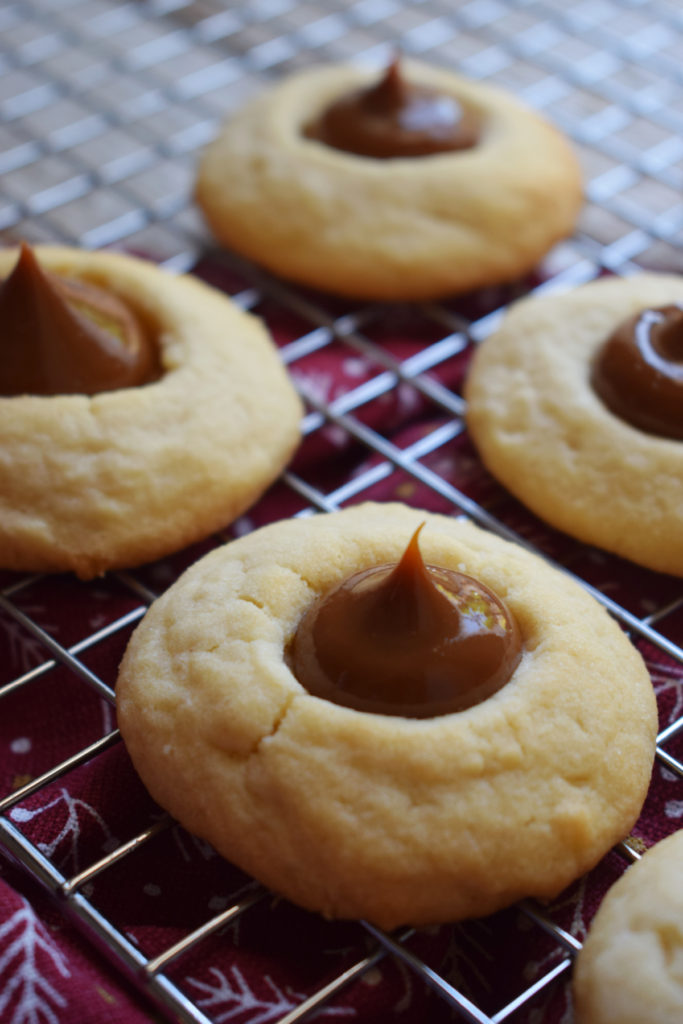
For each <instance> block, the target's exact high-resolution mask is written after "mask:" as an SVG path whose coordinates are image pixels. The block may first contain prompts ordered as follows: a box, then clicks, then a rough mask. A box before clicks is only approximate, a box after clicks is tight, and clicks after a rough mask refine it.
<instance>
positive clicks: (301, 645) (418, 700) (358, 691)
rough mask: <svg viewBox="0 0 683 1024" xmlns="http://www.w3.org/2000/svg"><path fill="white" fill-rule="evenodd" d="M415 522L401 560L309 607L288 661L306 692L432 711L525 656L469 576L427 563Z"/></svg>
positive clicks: (501, 677)
mask: <svg viewBox="0 0 683 1024" xmlns="http://www.w3.org/2000/svg"><path fill="white" fill-rule="evenodd" d="M421 528H422V527H419V528H418V530H416V531H415V533H414V535H413V537H412V539H411V540H410V543H409V544H408V546H407V548H406V550H405V552H404V554H403V556H402V558H401V560H400V561H399V562H398V563H396V564H389V565H380V566H374V567H372V568H369V569H362V570H360V571H359V572H357V573H354V574H353V575H352V576H350V577H348V579H346V580H344V581H343V582H342V583H340V584H339V585H338V586H336V587H334V588H333V589H332V590H330V591H329V592H328V593H326V594H323V595H322V596H321V597H320V598H319V599H318V600H317V601H315V602H314V603H313V604H312V605H311V607H310V608H309V609H308V611H307V612H306V614H305V615H304V617H303V619H302V621H301V623H300V624H299V627H298V629H297V632H296V634H295V636H294V639H293V641H292V644H291V647H290V650H289V652H288V660H289V663H290V665H291V667H292V670H293V672H294V674H295V675H296V677H297V679H298V680H299V682H300V683H301V684H302V686H304V687H305V688H306V689H307V690H308V691H309V692H310V693H312V694H315V695H316V696H318V697H323V698H325V699H327V700H330V701H333V702H334V703H337V704H342V705H345V706H347V707H351V708H355V709H357V710H360V711H372V712H376V713H379V714H386V715H402V716H407V717H412V718H432V717H435V716H437V715H443V714H448V713H450V712H453V711H462V710H464V709H465V708H468V707H471V706H472V705H474V704H478V703H480V702H481V701H483V700H485V699H486V698H487V697H490V696H492V694H494V693H495V692H496V691H497V690H499V689H501V687H503V686H504V685H505V683H507V682H508V680H509V679H510V677H511V675H512V673H513V672H514V670H515V668H516V667H517V665H518V663H519V661H520V658H521V653H522V643H521V637H520V633H519V628H518V626H517V623H516V622H515V620H514V618H513V616H512V614H511V612H510V611H509V609H508V608H507V607H506V605H505V604H504V602H503V601H502V600H501V599H500V598H499V597H497V595H496V594H494V593H493V591H491V590H490V589H489V588H488V587H486V586H485V585H484V584H483V583H481V582H479V581H478V580H476V579H474V578H473V577H471V576H466V575H464V574H462V573H458V572H454V571H452V570H450V569H444V568H440V567H438V566H434V565H425V563H424V561H423V559H422V555H421V553H420V548H419V543H418V537H419V533H420V529H421Z"/></svg>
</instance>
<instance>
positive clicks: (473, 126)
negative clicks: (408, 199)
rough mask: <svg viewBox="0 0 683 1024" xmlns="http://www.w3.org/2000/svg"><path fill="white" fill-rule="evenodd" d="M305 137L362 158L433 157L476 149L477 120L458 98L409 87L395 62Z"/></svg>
mask: <svg viewBox="0 0 683 1024" xmlns="http://www.w3.org/2000/svg"><path fill="white" fill-rule="evenodd" d="M304 135H306V137H307V138H311V139H317V140H318V141H319V142H323V143H325V145H327V146H331V147H332V148H333V149H340V150H344V151H345V152H347V153H355V154H356V155H358V156H369V157H374V158H376V159H390V158H392V157H414V156H429V155H431V154H434V153H447V152H452V151H454V150H459V149H469V148H470V147H472V146H474V145H476V143H477V141H478V138H479V119H478V117H477V115H476V114H475V113H474V112H473V111H472V110H469V109H467V108H465V107H463V106H461V104H460V103H458V101H457V100H456V99H455V97H453V96H448V95H445V94H441V93H437V92H434V91H433V90H432V89H426V88H424V87H422V86H418V85H413V84H411V83H410V82H408V81H407V80H406V79H405V78H404V76H403V74H402V72H401V69H400V65H399V60H398V58H397V59H396V60H394V61H393V62H392V63H391V64H390V65H389V67H388V68H387V70H386V72H385V74H384V76H383V78H381V79H380V81H379V82H377V83H376V84H375V85H372V86H370V87H369V88H367V89H360V90H357V91H355V92H352V93H351V94H350V95H348V96H342V97H341V99H339V100H337V101H336V102H335V103H333V104H332V105H331V106H329V107H328V108H327V109H326V110H324V111H323V112H322V114H321V115H320V116H319V117H318V118H316V119H315V120H314V121H312V122H311V123H310V124H308V125H306V127H305V128H304Z"/></svg>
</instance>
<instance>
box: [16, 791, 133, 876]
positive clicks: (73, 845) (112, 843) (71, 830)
mask: <svg viewBox="0 0 683 1024" xmlns="http://www.w3.org/2000/svg"><path fill="white" fill-rule="evenodd" d="M60 804H63V805H64V808H65V809H66V822H65V823H64V825H63V826H62V828H61V829H60V830H59V832H58V834H57V835H56V836H55V837H54V839H52V840H51V841H50V842H49V843H48V842H40V843H38V844H37V846H38V849H39V850H40V851H41V853H44V854H45V856H46V857H48V858H50V857H52V855H53V854H54V852H55V850H56V849H57V848H58V847H59V846H60V844H61V843H62V842H63V841H64V840H68V846H67V851H66V853H65V854H64V856H63V857H62V859H61V861H60V862H59V865H58V866H59V867H64V866H65V865H67V864H68V865H69V867H70V868H71V870H72V871H75V872H77V871H79V869H80V858H79V850H78V844H79V841H80V839H81V821H82V818H83V817H86V818H90V819H92V820H93V821H95V822H96V824H97V825H98V826H99V828H100V829H101V830H102V834H103V836H104V839H103V842H102V849H103V850H104V851H105V852H108V851H109V850H113V849H115V847H116V846H117V845H118V841H117V840H116V839H115V837H114V836H113V835H112V834H111V832H110V830H109V828H108V826H107V824H106V822H105V821H104V819H103V818H102V816H101V815H100V814H99V813H98V812H97V811H96V810H95V808H94V807H93V806H92V805H91V804H89V803H86V801H85V800H80V799H79V798H78V797H72V796H71V794H70V793H69V792H68V791H67V790H66V789H64V788H62V789H61V790H60V792H59V795H58V796H57V797H55V799H54V800H51V801H50V802H49V803H47V804H43V806H42V807H34V808H32V809H29V808H26V807H14V808H13V809H12V810H11V811H10V818H11V819H12V821H16V822H19V823H22V822H26V821H31V820H32V819H33V818H37V817H40V815H42V814H45V812H46V811H50V810H53V809H54V808H55V807H58V806H59V805H60Z"/></svg>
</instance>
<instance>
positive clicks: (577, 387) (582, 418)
mask: <svg viewBox="0 0 683 1024" xmlns="http://www.w3.org/2000/svg"><path fill="white" fill-rule="evenodd" d="M676 302H683V278H680V277H674V276H668V275H661V276H660V275H654V274H641V275H639V276H637V277H629V278H603V279H601V280H598V281H594V282H591V283H590V284H587V285H584V286H582V287H581V288H578V289H576V290H574V291H572V292H568V293H565V294H561V295H549V296H544V297H541V298H535V297H534V298H529V299H524V300H522V301H520V302H519V303H517V304H516V305H515V306H513V307H512V308H511V310H510V311H509V312H508V313H507V315H506V317H505V319H504V321H503V324H502V326H501V328H500V330H499V331H497V332H496V333H495V334H493V335H491V336H490V337H489V338H487V339H486V341H485V342H484V343H483V344H482V345H481V346H480V348H479V349H478V351H477V352H476V354H475V356H474V359H473V362H472V364H471V367H470V372H469V377H468V381H467V384H466V388H465V396H466V399H467V423H468V426H469V430H470V433H471V435H472V437H473V439H474V441H475V443H476V445H477V448H478V449H479V453H480V455H481V457H482V459H483V461H484V463H485V465H486V466H487V467H488V469H489V470H490V471H491V472H492V473H493V474H494V476H496V477H497V478H498V479H499V480H500V481H501V482H502V483H503V484H504V485H505V486H506V487H507V488H508V489H509V490H510V491H511V492H512V493H513V494H514V495H515V496H516V497H518V498H519V499H520V500H521V501H523V502H524V503H525V504H526V505H528V507H529V508H530V509H532V511H533V512H535V513H536V514H537V515H539V516H540V517H541V518H542V519H545V520H546V521H547V522H549V523H550V524H551V525H552V526H555V527H557V528H558V529H560V530H564V531H565V532H566V533H569V534H571V535H572V536H574V537H577V538H578V539H579V540H582V541H585V542H587V543H589V544H595V545H598V546H599V547H602V548H605V549H606V550H607V551H612V552H615V553H616V554H618V555H622V556H623V557H625V558H629V559H632V560H633V561H634V562H637V563H639V564H640V565H644V566H647V567H648V568H651V569H657V570H659V571H661V572H670V573H676V574H679V575H680V574H683V532H682V531H681V510H682V509H683V442H682V441H680V440H672V439H669V438H666V437H660V436H656V435H654V434H650V433H646V432H645V431H643V430H641V429H639V428H637V427H635V426H632V425H631V424H630V423H628V422H626V421H625V420H623V419H622V418H621V417H620V416H617V415H616V414H615V413H613V412H611V411H610V410H609V409H608V408H607V406H606V405H605V404H604V402H603V401H602V399H601V398H599V397H598V395H597V393H596V391H595V390H594V389H593V386H592V384H591V367H592V363H593V360H594V359H595V357H596V353H597V352H598V350H599V348H600V347H601V345H602V343H603V342H604V341H605V340H606V339H607V337H608V336H609V335H610V334H611V332H612V331H614V329H615V328H616V327H617V325H618V324H619V323H620V322H622V321H623V320H624V319H625V318H627V317H629V316H630V315H631V314H634V313H637V312H638V311H640V310H642V309H644V308H646V307H662V306H666V305H668V304H670V303H676Z"/></svg>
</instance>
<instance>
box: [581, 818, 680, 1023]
mask: <svg viewBox="0 0 683 1024" xmlns="http://www.w3.org/2000/svg"><path fill="white" fill-rule="evenodd" d="M574 1003H575V1009H576V1021H577V1024H644V1022H647V1024H680V1022H681V1021H682V1020H683V831H680V832H676V833H674V835H671V836H669V837H668V838H667V839H663V840H662V841H661V842H659V843H658V844H657V845H656V846H654V847H652V848H651V849H650V850H648V852H647V853H646V854H645V855H644V856H643V858H642V859H641V860H640V861H638V863H636V864H634V865H632V867H630V868H628V870H627V871H626V873H625V874H624V875H622V877H621V878H620V879H619V881H618V882H616V883H615V884H614V885H613V886H612V888H611V889H610V891H609V892H608V893H607V896H606V897H605V899H604V900H603V902H602V904H601V906H600V909H599V910H598V913H597V915H596V916H595V919H594V921H593V924H592V926H591V929H590V932H589V934H588V938H587V940H586V942H585V944H584V947H583V949H582V950H581V952H580V953H579V956H578V959H577V963H576V968H575V973H574Z"/></svg>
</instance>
